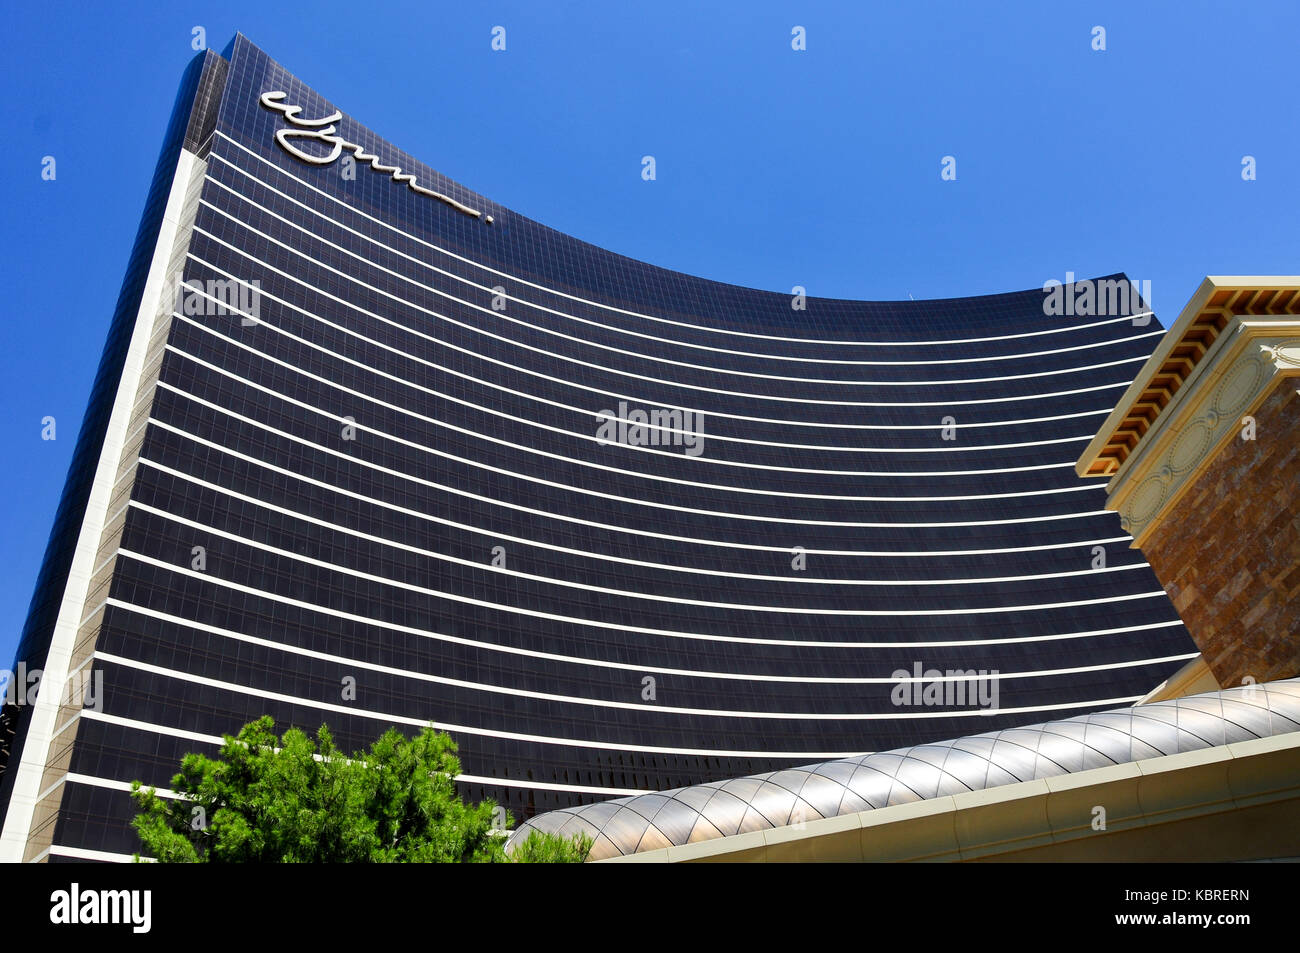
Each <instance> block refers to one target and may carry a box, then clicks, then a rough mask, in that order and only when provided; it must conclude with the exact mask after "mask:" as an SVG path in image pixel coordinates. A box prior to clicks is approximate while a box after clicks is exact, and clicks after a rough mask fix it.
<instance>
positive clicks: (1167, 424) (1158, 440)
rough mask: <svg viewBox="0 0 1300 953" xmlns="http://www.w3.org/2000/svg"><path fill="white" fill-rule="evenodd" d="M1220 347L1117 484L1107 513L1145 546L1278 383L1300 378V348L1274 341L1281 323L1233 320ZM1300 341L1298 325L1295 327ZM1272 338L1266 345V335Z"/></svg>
mask: <svg viewBox="0 0 1300 953" xmlns="http://www.w3.org/2000/svg"><path fill="white" fill-rule="evenodd" d="M1234 323H1235V324H1236V326H1235V327H1230V328H1229V329H1227V333H1225V334H1224V335H1223V336H1222V338H1223V340H1222V341H1221V344H1222V345H1223V346H1222V347H1220V348H1217V349H1215V350H1214V352H1213V353H1212V354H1210V355H1209V356H1207V358H1206V360H1205V361H1204V362H1203V364H1202V367H1201V368H1200V370H1201V371H1202V373H1201V374H1198V375H1197V379H1196V380H1195V381H1194V382H1193V383H1192V385H1191V386H1189V387H1187V388H1185V389H1184V390H1183V392H1182V393H1180V394H1179V395H1178V399H1177V400H1175V401H1173V402H1171V404H1170V405H1169V407H1168V408H1167V409H1166V410H1165V411H1164V412H1163V413H1162V415H1161V416H1160V418H1159V419H1157V420H1154V421H1152V423H1151V426H1150V429H1148V430H1147V431H1146V432H1145V433H1144V434H1143V435H1142V437H1141V438H1140V439H1139V440H1138V441H1137V442H1135V444H1134V445H1133V447H1132V448H1131V451H1130V453H1129V454H1128V458H1127V459H1126V461H1125V464H1124V466H1123V467H1121V468H1120V472H1119V474H1118V475H1117V476H1116V477H1115V478H1114V479H1113V480H1112V481H1111V485H1110V487H1109V488H1108V489H1109V491H1110V494H1109V499H1108V500H1107V508H1108V509H1112V510H1117V511H1118V512H1119V514H1120V523H1121V525H1122V526H1123V528H1124V530H1125V532H1127V533H1129V534H1130V535H1131V536H1132V537H1133V545H1134V546H1140V545H1141V543H1142V542H1143V540H1144V539H1145V537H1146V535H1147V534H1148V533H1149V532H1150V531H1151V530H1152V529H1154V528H1155V526H1156V525H1158V524H1159V523H1160V522H1161V520H1162V519H1163V517H1164V515H1165V514H1166V512H1167V511H1168V510H1169V508H1170V507H1171V506H1172V505H1173V503H1174V502H1175V501H1176V500H1177V499H1178V498H1179V497H1180V496H1181V495H1182V493H1183V492H1184V491H1185V490H1186V489H1187V488H1188V487H1190V486H1191V485H1192V484H1194V483H1195V482H1196V478H1197V476H1198V475H1199V474H1200V473H1201V472H1202V471H1203V470H1204V469H1205V467H1206V466H1208V465H1209V462H1210V461H1211V459H1213V457H1214V456H1215V455H1216V453H1217V452H1218V450H1219V448H1221V447H1223V446H1224V445H1225V444H1226V443H1227V441H1229V440H1231V439H1233V438H1234V437H1235V436H1237V435H1238V434H1239V431H1240V427H1241V420H1242V417H1243V415H1245V414H1248V413H1249V411H1250V409H1251V408H1252V407H1253V406H1256V405H1257V404H1258V403H1259V401H1260V400H1261V399H1263V397H1264V396H1265V395H1266V394H1267V393H1269V392H1271V391H1272V389H1273V386H1274V384H1275V382H1276V381H1277V380H1279V379H1280V378H1283V377H1294V376H1296V368H1300V342H1297V340H1296V337H1295V336H1292V337H1284V338H1278V337H1273V336H1272V335H1273V334H1276V332H1277V331H1278V330H1279V329H1278V327H1277V324H1276V322H1269V323H1255V322H1248V321H1247V322H1240V321H1235V322H1234ZM1293 327H1294V332H1293V333H1294V335H1300V322H1293ZM1263 334H1270V337H1269V338H1267V339H1261V337H1260V336H1261V335H1263Z"/></svg>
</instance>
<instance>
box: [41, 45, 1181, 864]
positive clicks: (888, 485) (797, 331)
mask: <svg viewBox="0 0 1300 953" xmlns="http://www.w3.org/2000/svg"><path fill="white" fill-rule="evenodd" d="M228 57H229V66H228V69H227V68H225V67H224V63H223V68H222V70H221V75H220V79H221V81H222V84H223V85H222V86H221V88H220V91H219V107H217V106H215V97H216V93H215V92H214V94H213V97H214V99H213V107H214V109H215V112H213V115H214V116H215V123H214V128H213V130H212V131H211V134H210V135H204V136H203V137H202V138H203V141H202V142H198V141H194V142H191V141H190V140H187V147H188V148H190V149H191V151H193V152H194V153H195V154H196V155H198V157H199V158H201V159H202V160H203V161H204V162H205V163H206V168H205V170H204V172H205V175H206V179H205V181H204V183H203V185H202V191H201V193H200V196H199V204H198V207H197V211H196V212H195V216H194V222H193V230H192V233H191V234H190V236H189V239H188V248H187V250H186V255H185V258H184V264H183V269H184V277H185V279H186V280H187V281H198V282H202V283H204V286H205V287H209V288H211V287H213V285H212V284H210V283H218V286H219V283H224V282H235V283H236V285H239V286H242V287H246V288H252V287H255V288H256V291H257V294H256V296H255V302H256V304H255V307H256V314H255V315H254V316H253V317H255V318H256V320H253V321H246V320H245V318H247V317H249V314H247V313H245V314H240V313H237V312H233V311H231V310H229V309H226V308H220V309H217V311H218V312H219V313H214V314H186V313H184V309H181V310H178V311H177V313H175V314H174V315H173V317H172V319H171V322H170V326H169V330H168V331H167V338H166V346H165V348H164V349H163V350H162V351H161V352H160V353H161V362H160V363H159V364H157V366H156V368H154V369H151V371H150V373H151V374H155V375H156V383H153V384H152V386H154V388H155V391H154V395H153V398H152V402H151V404H150V405H149V411H148V418H147V421H142V422H141V424H142V426H143V427H144V431H143V433H144V438H143V442H142V443H141V444H140V445H139V450H138V460H137V461H136V462H135V466H136V471H135V476H134V479H133V483H132V487H131V490H130V496H129V505H127V507H126V509H125V511H124V513H125V519H124V522H122V523H121V524H120V529H119V530H115V531H120V539H119V541H118V543H117V547H116V553H115V555H114V557H113V558H114V562H113V568H112V572H111V577H110V578H108V579H107V581H106V582H105V584H104V585H103V587H102V588H101V589H100V590H98V591H96V592H92V593H91V594H90V596H89V597H88V599H87V607H93V606H98V605H100V604H101V603H103V606H104V612H103V615H102V617H101V621H99V622H98V624H97V628H96V632H95V640H94V654H95V660H94V667H95V669H96V670H100V671H102V672H103V673H104V689H105V692H104V697H103V700H102V705H101V707H100V709H99V710H98V711H97V712H94V713H93V714H91V715H86V716H83V717H81V718H80V719H79V723H77V724H76V725H74V726H73V728H72V729H71V731H73V732H75V740H74V741H73V742H72V745H71V749H70V752H67V753H66V755H65V760H66V764H67V774H66V776H65V778H64V780H63V782H62V786H61V789H60V790H59V792H58V793H57V794H56V795H55V796H56V797H57V799H58V807H57V811H56V812H55V814H54V815H53V816H52V817H51V818H50V819H48V820H47V822H46V823H47V824H49V825H51V829H52V835H51V836H52V843H53V844H54V845H56V846H57V847H62V848H76V849H80V850H86V851H103V852H106V854H110V855H111V854H125V853H129V852H131V851H132V850H134V849H136V847H137V841H136V839H135V836H134V834H133V833H132V832H131V830H130V828H129V821H130V818H131V816H132V815H133V811H132V806H131V802H130V800H129V797H128V795H127V794H126V793H125V792H124V791H123V790H122V785H123V783H126V782H130V781H131V780H133V779H137V778H138V779H140V780H142V781H145V782H146V783H153V784H157V785H160V786H164V787H165V786H166V784H167V782H168V780H169V778H170V776H171V774H172V773H173V772H174V770H175V767H176V764H177V762H178V761H179V758H180V757H181V755H182V754H183V753H184V752H186V751H188V750H194V749H199V750H205V751H211V750H213V749H214V747H215V745H214V743H213V740H214V739H215V738H216V737H218V736H219V735H221V734H222V733H223V732H234V731H235V730H237V728H238V727H239V726H240V725H241V724H243V723H244V722H246V721H249V720H252V719H254V718H256V717H258V716H260V715H262V714H264V713H270V714H271V715H273V716H274V717H275V719H276V721H277V724H278V726H279V727H280V728H281V729H283V728H284V727H286V726H287V725H289V724H297V725H300V726H303V727H307V728H313V729H314V728H315V727H316V726H317V725H319V724H320V723H321V722H327V723H328V724H329V725H330V728H331V730H332V731H333V732H334V735H335V738H336V740H337V741H338V742H339V743H340V745H341V746H343V747H345V748H359V747H362V746H364V745H366V744H368V743H369V741H371V740H372V739H373V738H374V737H375V736H377V735H378V734H379V733H381V732H382V731H383V730H384V729H385V728H387V727H388V726H389V725H390V724H397V725H399V726H400V727H403V728H405V729H408V730H415V728H416V726H418V725H420V724H423V723H426V722H428V721H433V722H435V723H436V724H437V725H438V726H439V727H441V728H444V729H446V730H448V731H450V732H451V733H452V734H453V735H454V736H455V737H456V739H457V741H458V742H459V744H460V748H461V756H462V761H463V765H464V771H465V778H464V781H463V783H464V787H465V789H466V793H467V795H469V796H470V797H473V798H476V799H477V798H481V797H493V798H496V799H497V800H499V801H500V802H502V803H504V804H505V805H507V806H508V807H509V809H510V810H511V811H512V812H513V813H514V815H515V817H516V818H521V817H527V816H531V815H532V814H534V813H537V812H539V811H545V810H550V809H554V808H557V807H562V806H565V805H570V804H575V803H580V802H585V801H590V800H597V799H601V798H607V797H617V796H620V795H625V794H629V793H633V792H638V791H650V790H656V789H664V788H670V787H677V786H682V785H689V784H694V783H699V782H701V781H706V780H712V779H720V778H729V777H736V776H740V775H747V774H753V773H756V772H760V771H765V770H771V769H775V768H778V767H782V766H787V765H793V764H804V763H808V762H810V761H816V760H819V759H820V760H824V759H828V758H834V757H843V756H848V755H850V754H855V753H863V752H868V751H873V750H881V749H887V748H895V747H900V746H903V745H907V744H910V743H915V742H919V741H927V740H933V739H941V738H948V737H955V736H960V735H964V734H969V733H972V732H975V731H984V730H989V729H991V728H998V727H1005V726H1009V725H1015V724H1028V723H1035V722H1041V721H1043V720H1045V719H1047V718H1058V717H1067V716H1070V715H1073V714H1079V713H1082V712H1087V711H1094V710H1099V709H1103V708H1108V707H1114V706H1116V705H1117V704H1122V703H1124V702H1126V701H1130V700H1133V699H1135V698H1138V697H1140V696H1142V695H1144V694H1146V693H1147V692H1148V691H1150V690H1151V689H1152V688H1154V687H1155V686H1156V685H1157V684H1159V682H1160V681H1161V680H1163V679H1164V678H1166V677H1167V676H1168V675H1170V674H1171V673H1172V672H1173V671H1175V670H1176V669H1177V668H1178V667H1179V666H1181V665H1182V664H1184V662H1185V661H1186V660H1187V659H1188V658H1190V657H1192V656H1193V655H1194V654H1195V649H1194V648H1193V647H1192V644H1191V642H1190V640H1189V639H1188V637H1187V634H1186V632H1185V630H1184V629H1183V627H1182V625H1181V623H1179V621H1178V618H1177V615H1176V613H1175V611H1174V609H1173V607H1172V606H1171V605H1170V603H1169V601H1168V599H1167V598H1166V597H1165V595H1164V593H1163V592H1162V591H1161V588H1160V586H1159V584H1158V583H1157V581H1156V580H1155V578H1154V576H1153V574H1152V573H1151V571H1150V569H1149V568H1147V567H1146V565H1145V563H1144V562H1143V561H1142V558H1141V555H1140V554H1139V553H1138V552H1136V551H1133V550H1130V549H1129V548H1128V538H1127V537H1126V535H1125V534H1124V532H1123V531H1122V530H1121V529H1120V526H1119V522H1118V517H1117V516H1116V515H1115V514H1113V513H1107V512H1104V511H1103V507H1102V503H1103V499H1104V489H1103V488H1102V487H1101V486H1100V485H1097V484H1096V483H1092V482H1088V483H1085V482H1083V481H1081V480H1080V479H1079V478H1077V477H1076V476H1075V473H1074V469H1073V462H1074V460H1075V458H1076V457H1077V456H1078V453H1079V452H1080V450H1081V449H1082V447H1083V446H1084V445H1085V444H1086V442H1087V440H1088V439H1089V438H1090V437H1091V436H1092V434H1093V432H1094V429H1095V427H1096V426H1097V425H1098V424H1100V422H1101V421H1102V420H1103V419H1104V418H1105V415H1106V413H1107V412H1108V411H1109V410H1110V408H1111V406H1112V405H1113V404H1114V402H1115V400H1116V399H1117V398H1118V397H1119V395H1120V394H1121V393H1122V392H1123V390H1124V388H1125V387H1126V386H1127V384H1128V383H1129V381H1130V380H1131V377H1132V374H1133V373H1134V372H1135V371H1136V370H1137V369H1138V368H1139V367H1140V366H1141V364H1142V362H1143V361H1144V360H1145V358H1146V357H1147V356H1148V355H1149V353H1150V352H1151V351H1152V350H1153V348H1154V346H1155V344H1156V342H1157V341H1158V340H1159V326H1158V325H1157V324H1156V323H1155V322H1154V320H1151V321H1144V320H1143V319H1138V320H1137V321H1134V320H1131V319H1129V318H1127V317H1125V316H1124V315H1120V316H1118V317H1115V316H1111V317H1107V318H1082V317H1076V316H1070V317H1066V316H1057V317H1051V316H1047V315H1046V314H1045V313H1044V306H1043V304H1044V293H1043V292H1042V291H1029V292H1022V293H1014V294H1004V295H993V296H986V297H977V298H964V299H951V300H941V301H918V302H889V303H872V302H860V301H840V300H827V299H817V298H811V299H808V300H807V302H806V308H804V309H801V310H797V309H795V308H794V307H792V298H791V296H790V295H786V294H777V293H771V292H762V291H755V290H751V289H746V288H738V287H734V286H729V285H723V284H719V283H715V282H711V281H706V280H703V279H699V278H694V277H690V276H687V275H682V274H678V273H674V272H669V271H665V270H663V269H659V268H655V267H653V266H650V265H647V264H643V263H641V262H636V261H633V260H630V259H627V258H624V257H621V256H618V255H615V254H613V253H610V252H608V251H604V250H601V249H599V248H595V247H593V246H590V245H587V244H584V243H582V242H580V241H578V240H576V239H573V238H570V237H568V236H565V235H561V234H559V233H557V232H555V231H552V230H550V229H547V228H545V227H544V226H541V225H539V224H537V223H535V222H532V221H529V220H527V219H525V218H523V217H521V216H518V215H515V214H513V213H511V212H510V211H509V210H507V209H503V208H501V207H499V206H496V205H494V204H493V203H492V202H490V201H489V200H488V199H486V198H484V197H483V196H480V195H477V194H474V193H472V192H469V191H467V190H466V189H464V188H462V187H461V186H459V185H458V184H456V183H454V182H451V181H449V180H447V179H445V178H443V177H442V176H440V175H439V174H438V173H436V172H435V171H433V170H432V169H430V168H428V167H427V166H425V165H424V164H422V163H420V162H419V161H418V160H416V159H414V158H413V157H410V156H407V155H405V154H404V153H401V152H400V151H398V150H397V149H395V148H394V147H393V146H392V145H390V144H389V143H387V142H385V141H383V140H381V139H379V138H377V137H375V136H374V135H373V134H372V133H371V132H370V131H369V130H367V129H366V128H364V127H363V126H361V125H359V124H357V123H356V122H354V121H353V120H352V119H351V118H350V117H347V116H344V117H342V118H341V119H340V120H339V121H338V122H337V123H336V124H335V125H336V126H337V135H338V136H340V137H342V139H344V140H346V141H347V142H349V143H356V144H358V145H360V146H363V147H364V148H365V150H366V151H367V152H369V153H373V154H374V155H376V156H378V161H379V162H380V163H381V164H383V165H385V166H398V167H400V168H401V169H402V170H405V171H407V172H409V173H411V174H414V175H416V176H417V177H418V183H419V184H420V185H421V186H424V187H427V188H428V189H431V190H435V191H436V192H438V193H442V194H444V195H446V196H448V197H449V198H451V199H453V200H455V201H456V202H459V203H461V204H463V205H464V206H465V207H467V208H468V209H472V210H474V211H477V212H479V213H480V214H479V215H477V216H476V215H471V214H466V213H465V212H463V211H460V210H458V209H457V208H455V207H453V205H451V204H449V203H448V202H446V201H442V200H440V199H437V198H434V197H431V196H429V195H425V194H421V193H419V192H417V191H414V190H412V189H410V188H408V187H407V186H406V185H405V184H404V183H403V182H402V181H397V180H395V179H394V178H393V176H392V175H391V174H389V173H386V172H384V171H381V170H376V169H373V168H371V167H370V165H369V164H368V163H367V162H365V161H361V162H357V163H356V164H355V166H354V167H353V168H352V171H354V173H355V174H354V175H351V176H349V175H348V174H347V168H348V166H347V164H346V163H345V161H344V160H343V159H342V158H340V159H338V160H336V161H333V162H331V163H329V164H327V165H316V164H312V163H309V162H304V161H301V160H299V159H298V158H296V157H295V156H293V155H292V154H290V153H288V152H287V151H285V150H284V149H282V148H280V147H279V146H278V145H277V144H276V140H275V134H276V133H277V131H280V130H284V129H286V128H287V127H288V123H287V122H286V118H285V116H284V115H282V113H281V112H279V111H276V110H274V109H269V108H266V106H264V105H262V104H261V103H260V102H259V98H260V97H261V96H262V95H263V94H264V93H267V92H271V91H283V92H284V93H286V94H287V95H286V97H285V98H284V102H285V103H289V104H296V105H300V106H301V107H302V110H301V113H300V116H301V117H303V118H306V119H313V118H319V117H325V116H327V115H329V114H330V113H331V112H332V111H333V109H334V107H333V106H332V105H331V104H330V103H328V102H327V101H325V100H324V99H322V98H321V97H320V96H318V95H317V94H316V93H315V92H313V91H312V90H311V89H309V88H308V87H306V86H305V85H303V84H302V83H301V82H300V81H299V80H297V79H296V78H295V77H293V76H292V75H290V74H289V73H287V72H286V71H285V70H284V69H283V68H282V67H280V66H279V65H278V64H276V63H275V62H274V61H272V60H271V59H269V58H268V57H267V56H266V55H265V54H264V53H263V52H261V51H260V50H259V49H257V48H256V47H255V46H253V45H252V44H251V43H249V42H248V41H247V40H245V39H243V38H242V37H241V38H238V39H237V40H236V41H235V43H234V45H233V47H232V48H231V50H230V51H228ZM200 125H202V124H201V123H200ZM192 138H194V139H195V140H197V139H198V138H200V137H197V136H196V137H192ZM301 148H302V149H303V150H305V151H308V152H310V153H311V154H313V155H317V156H322V157H323V156H325V154H326V153H327V152H328V151H329V150H328V148H324V147H322V146H320V145H319V144H302V145H301ZM489 215H490V216H491V218H492V221H491V223H488V222H487V221H486V218H487V216H489ZM151 380H152V378H151ZM620 402H626V405H627V406H628V407H629V408H647V409H655V408H672V409H678V410H691V411H698V412H700V414H701V415H702V419H703V421H704V432H703V444H702V446H703V452H701V453H699V454H698V455H692V454H690V453H688V452H686V448H684V447H682V446H660V447H655V446H651V447H645V446H627V445H621V444H617V443H616V444H608V443H602V442H601V441H600V440H599V439H598V429H597V428H598V425H599V423H600V418H599V417H598V415H599V414H600V412H601V411H602V410H605V409H616V408H618V407H619V405H620ZM945 418H951V421H947V420H945ZM946 423H951V424H952V425H953V426H952V427H950V428H948V429H945V424H946ZM948 437H955V439H947V438H948ZM195 547H202V551H203V553H204V559H205V562H204V564H203V565H202V566H201V568H195V565H194V552H195ZM1098 552H1102V553H1103V554H1104V564H1101V563H1100V561H1099V557H1098ZM43 579H44V577H43ZM42 585H43V586H45V585H48V583H47V582H46V581H43V583H42ZM39 599H40V593H38V601H39ZM105 600H107V601H106V602H105ZM46 638H47V640H48V635H47V636H46ZM36 641H37V642H38V641H39V640H36ZM33 644H36V643H35V642H34V643H33ZM38 647H39V646H38ZM31 657H32V658H37V659H38V658H39V651H34V652H33V653H31ZM918 664H919V665H920V666H921V667H922V669H923V670H931V669H933V670H940V671H950V670H962V671H972V670H978V671H982V672H989V673H994V672H995V673H997V674H996V676H995V677H994V680H995V681H996V684H997V687H998V704H997V708H996V710H995V711H993V712H992V713H981V711H980V709H979V708H978V707H977V706H973V705H971V704H964V705H938V706H910V705H903V706H900V705H898V704H896V703H895V700H894V698H893V697H892V690H893V689H894V687H895V682H894V681H893V680H892V679H893V674H894V673H895V672H896V671H898V670H900V669H901V670H905V671H908V672H911V671H913V669H914V667H915V666H916V665H918ZM647 679H649V680H652V681H647ZM353 686H354V690H353ZM651 686H652V687H653V692H651ZM50 856H51V857H52V858H53V859H57V858H58V857H59V856H65V855H61V854H59V851H57V850H52V852H51V855H50Z"/></svg>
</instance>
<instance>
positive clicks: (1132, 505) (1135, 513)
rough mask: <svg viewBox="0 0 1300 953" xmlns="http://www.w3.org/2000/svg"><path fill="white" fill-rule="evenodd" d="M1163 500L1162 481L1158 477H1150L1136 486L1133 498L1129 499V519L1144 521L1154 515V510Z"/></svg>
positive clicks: (1136, 521)
mask: <svg viewBox="0 0 1300 953" xmlns="http://www.w3.org/2000/svg"><path fill="white" fill-rule="evenodd" d="M1164 501H1165V484H1164V481H1162V480H1161V479H1160V478H1159V477H1151V478H1150V479H1148V480H1146V482H1144V483H1143V484H1142V485H1141V486H1140V487H1138V488H1137V492H1135V493H1134V494H1133V499H1132V500H1131V501H1129V505H1128V517H1129V521H1130V522H1132V523H1145V522H1146V521H1147V520H1149V519H1150V518H1151V517H1153V516H1155V515H1156V510H1158V509H1160V504H1161V503H1163V502H1164Z"/></svg>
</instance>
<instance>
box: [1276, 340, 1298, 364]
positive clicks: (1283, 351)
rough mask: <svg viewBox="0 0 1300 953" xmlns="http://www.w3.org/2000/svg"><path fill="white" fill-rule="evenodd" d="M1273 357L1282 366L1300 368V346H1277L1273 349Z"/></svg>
mask: <svg viewBox="0 0 1300 953" xmlns="http://www.w3.org/2000/svg"><path fill="white" fill-rule="evenodd" d="M1273 356H1274V357H1275V358H1276V359H1277V360H1279V361H1281V362H1282V363H1283V364H1291V365H1293V366H1296V367H1300V344H1279V345H1278V346H1277V347H1275V348H1273Z"/></svg>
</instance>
